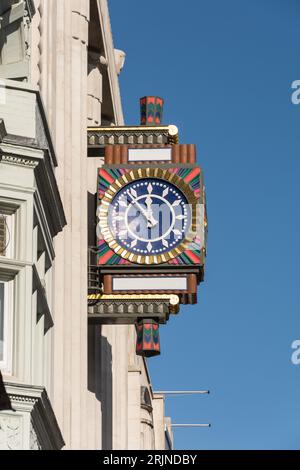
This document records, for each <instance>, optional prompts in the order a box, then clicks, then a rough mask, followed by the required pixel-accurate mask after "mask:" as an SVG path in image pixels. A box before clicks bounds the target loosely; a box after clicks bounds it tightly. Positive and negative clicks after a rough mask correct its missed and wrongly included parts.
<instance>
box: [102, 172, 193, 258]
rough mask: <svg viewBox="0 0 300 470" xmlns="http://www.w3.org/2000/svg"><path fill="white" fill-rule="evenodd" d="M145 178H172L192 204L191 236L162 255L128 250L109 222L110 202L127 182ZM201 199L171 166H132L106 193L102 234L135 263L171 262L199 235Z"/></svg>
mask: <svg viewBox="0 0 300 470" xmlns="http://www.w3.org/2000/svg"><path fill="white" fill-rule="evenodd" d="M145 178H158V179H161V180H163V181H169V182H170V183H172V184H173V185H175V186H176V187H177V188H178V189H180V190H181V191H182V193H183V194H184V195H185V197H186V198H187V200H188V203H189V205H190V206H191V207H192V219H191V227H190V231H189V233H188V236H187V237H186V238H185V239H184V240H183V241H182V242H181V243H180V244H179V245H178V246H177V247H176V248H173V249H172V250H170V251H168V252H166V253H163V254H161V255H143V256H142V255H137V254H135V253H132V252H130V251H129V250H126V249H125V248H123V247H122V246H120V245H119V243H118V242H117V241H116V240H115V238H114V236H113V234H112V232H111V230H110V228H109V225H108V212H109V207H110V204H111V203H112V200H113V198H114V197H115V196H116V194H117V193H118V192H119V191H120V190H121V189H122V188H123V187H124V186H126V185H128V184H129V183H131V182H132V181H136V180H139V179H145ZM197 202H198V199H197V197H196V196H195V194H194V192H193V191H192V189H191V188H190V186H189V184H188V183H186V182H185V181H184V180H183V179H182V178H180V177H179V176H178V175H176V174H174V173H171V172H170V171H168V170H167V169H165V170H162V169H161V168H139V169H137V170H130V171H128V172H127V173H125V174H124V175H122V176H121V177H120V178H118V179H116V180H115V182H114V183H112V184H111V185H110V186H109V188H108V189H107V190H106V192H105V193H104V195H103V197H102V199H101V202H100V206H99V209H98V220H99V228H100V231H101V235H102V237H103V239H104V240H105V241H106V243H107V244H108V246H109V247H110V248H111V249H112V250H113V251H114V252H115V253H116V254H117V255H119V256H121V257H122V258H124V259H126V260H128V261H130V262H131V263H136V264H147V265H151V264H162V263H167V262H168V261H170V260H171V259H174V258H176V257H177V256H179V255H180V254H181V253H183V251H184V250H186V249H187V247H188V245H189V243H191V242H192V241H193V240H194V239H195V236H196V231H197V216H196V205H197Z"/></svg>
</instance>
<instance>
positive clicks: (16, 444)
mask: <svg viewBox="0 0 300 470" xmlns="http://www.w3.org/2000/svg"><path fill="white" fill-rule="evenodd" d="M0 16H1V23H0V79H1V82H0V119H1V123H0V237H1V239H0V249H1V253H0V294H1V297H0V308H1V310H0V314H1V319H0V320H1V321H0V335H1V336H0V340H1V343H0V344H1V349H0V354H1V355H0V367H1V370H2V373H3V375H4V381H5V385H6V390H7V392H8V393H9V396H10V397H11V401H12V406H13V408H14V409H15V410H16V411H15V412H12V411H2V412H0V448H7V449H8V448H9V449H21V448H22V449H29V448H34V449H60V448H66V449H143V448H145V449H163V448H165V436H166V432H165V431H166V423H167V421H166V418H165V416H164V397H163V396H162V395H155V394H154V393H153V391H152V386H151V381H150V377H149V373H148V369H147V364H146V362H145V360H144V359H143V358H141V357H138V356H136V354H135V328H134V326H128V325H118V326H116V325H103V326H99V325H89V324H88V321H87V276H88V274H87V273H88V246H89V245H90V244H92V241H93V237H94V224H95V217H96V214H95V193H96V191H97V168H99V167H100V166H101V164H102V160H101V158H100V157H93V156H89V157H88V153H87V127H88V126H101V125H102V126H117V125H123V124H124V122H123V112H122V105H121V98H120V90H119V84H118V75H119V73H120V72H121V69H122V67H123V65H124V60H125V54H124V53H123V52H122V51H120V50H117V49H115V48H114V45H113V39H112V33H111V25H110V18H109V11H108V5H107V0H63V1H61V0H4V1H1V5H0ZM1 230H2V232H1ZM168 429H170V427H168ZM168 435H169V434H168Z"/></svg>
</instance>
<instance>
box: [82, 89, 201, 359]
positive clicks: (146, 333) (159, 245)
mask: <svg viewBox="0 0 300 470" xmlns="http://www.w3.org/2000/svg"><path fill="white" fill-rule="evenodd" d="M140 103H141V122H142V124H143V125H141V126H135V127H133V126H131V127H130V126H129V127H125V126H123V127H120V128H113V129H107V128H98V129H91V130H90V131H89V143H90V146H91V147H93V152H95V151H99V152H100V150H101V148H103V145H104V143H105V142H106V145H104V165H103V166H102V167H101V168H99V171H98V195H97V198H98V209H97V217H98V225H97V240H98V242H97V266H98V268H97V269H98V273H99V279H100V283H101V284H103V292H102V294H101V295H99V297H98V298H94V299H93V302H94V304H95V305H93V307H92V311H91V312H90V318H93V321H99V322H102V323H103V322H104V323H105V322H106V323H136V324H137V331H138V343H137V354H140V355H145V356H153V355H157V354H158V353H159V334H158V325H159V323H166V322H167V321H168V318H169V315H170V314H172V313H178V304H179V303H196V302H197V285H198V284H199V282H201V281H202V280H203V278H204V264H205V255H206V232H207V221H206V210H205V187H204V180H203V173H202V170H201V168H200V167H199V166H198V165H197V163H196V147H195V145H193V144H179V143H178V130H177V128H176V126H163V125H161V118H162V112H163V100H162V99H161V98H158V97H144V98H141V100H140ZM106 136H107V137H106ZM176 136H177V137H176ZM97 142H98V143H97ZM97 146H98V147H97ZM97 149H98V150H97ZM92 295H93V294H92ZM96 297H97V296H96ZM90 300H91V299H90ZM175 305H176V307H175Z"/></svg>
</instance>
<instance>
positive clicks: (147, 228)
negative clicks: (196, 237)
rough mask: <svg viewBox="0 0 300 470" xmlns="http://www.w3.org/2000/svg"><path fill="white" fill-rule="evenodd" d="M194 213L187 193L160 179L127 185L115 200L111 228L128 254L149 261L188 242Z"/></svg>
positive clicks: (110, 216) (109, 222) (149, 179)
mask: <svg viewBox="0 0 300 470" xmlns="http://www.w3.org/2000/svg"><path fill="white" fill-rule="evenodd" d="M191 220H192V209H191V207H190V205H189V202H188V200H187V198H186V196H185V195H184V194H183V192H182V191H181V190H180V189H179V188H178V187H177V186H175V185H174V184H172V183H171V182H169V181H165V180H162V179H159V178H143V179H137V180H134V181H131V182H130V183H128V184H126V185H124V186H123V187H122V188H121V189H120V190H119V191H118V192H117V193H116V194H115V195H114V197H113V199H112V202H111V204H110V208H109V211H108V218H107V225H108V228H109V231H110V233H111V235H112V237H113V239H114V241H115V242H116V243H117V245H118V246H119V247H121V248H123V249H124V251H125V252H126V253H132V254H134V255H137V256H142V257H149V256H151V255H153V256H159V255H163V254H165V253H169V252H170V251H171V250H174V249H175V248H177V247H178V246H179V245H181V244H182V243H183V241H184V240H185V239H186V238H187V236H188V233H189V231H190V227H191Z"/></svg>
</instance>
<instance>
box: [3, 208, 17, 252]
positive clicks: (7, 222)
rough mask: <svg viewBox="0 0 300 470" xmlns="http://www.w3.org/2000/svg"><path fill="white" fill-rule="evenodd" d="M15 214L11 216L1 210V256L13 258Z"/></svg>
mask: <svg viewBox="0 0 300 470" xmlns="http://www.w3.org/2000/svg"><path fill="white" fill-rule="evenodd" d="M13 227H14V214H10V213H8V212H5V211H3V210H1V208H0V256H5V257H7V258H13V256H14V253H13V247H14V234H13Z"/></svg>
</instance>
